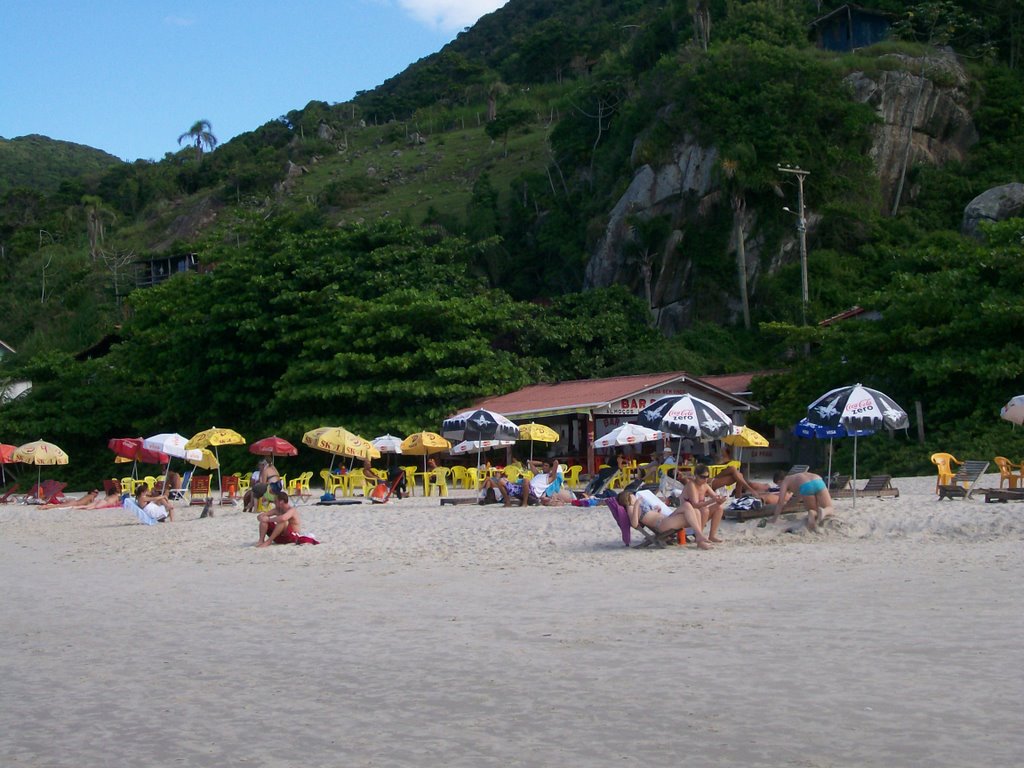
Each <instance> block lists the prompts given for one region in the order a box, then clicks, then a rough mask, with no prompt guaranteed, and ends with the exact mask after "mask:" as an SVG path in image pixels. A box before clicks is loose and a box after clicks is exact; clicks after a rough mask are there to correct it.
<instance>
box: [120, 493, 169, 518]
mask: <svg viewBox="0 0 1024 768" xmlns="http://www.w3.org/2000/svg"><path fill="white" fill-rule="evenodd" d="M124 507H125V509H128V510H130V511H131V512H133V513H134V514H135V516H136V517H138V518H139V520H140V521H141V522H143V523H145V524H146V525H151V524H152V523H163V522H168V523H173V522H174V505H173V504H171V501H170V499H168V498H167V497H166V496H164V495H162V494H154V493H153V492H152V491H150V490H149V488H148V487H147V486H146V485H140V486H139V487H138V488H137V489H136V490H135V498H134V499H133V498H128V499H126V500H125V502H124ZM140 513H141V514H140Z"/></svg>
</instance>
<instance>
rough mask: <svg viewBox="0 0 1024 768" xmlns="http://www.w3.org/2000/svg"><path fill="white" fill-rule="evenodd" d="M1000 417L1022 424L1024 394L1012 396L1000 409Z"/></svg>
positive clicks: (1018, 424)
mask: <svg viewBox="0 0 1024 768" xmlns="http://www.w3.org/2000/svg"><path fill="white" fill-rule="evenodd" d="M999 417H1000V418H1003V419H1006V420H1007V421H1009V422H1011V423H1013V424H1016V425H1017V426H1020V425H1021V424H1024V395H1017V396H1016V397H1011V398H1010V401H1009V402H1008V403H1007V404H1006V405H1004V406H1003V407H1002V408H1001V409H1000V411H999Z"/></svg>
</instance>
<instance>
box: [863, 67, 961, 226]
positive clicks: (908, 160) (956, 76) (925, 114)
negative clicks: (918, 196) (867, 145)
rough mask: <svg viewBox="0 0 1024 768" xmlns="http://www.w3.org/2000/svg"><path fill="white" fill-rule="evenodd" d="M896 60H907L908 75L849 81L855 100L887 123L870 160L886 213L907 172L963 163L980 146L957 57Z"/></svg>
mask: <svg viewBox="0 0 1024 768" xmlns="http://www.w3.org/2000/svg"><path fill="white" fill-rule="evenodd" d="M892 58H895V59H899V60H902V61H903V63H904V66H905V69H900V70H890V71H885V72H882V73H881V74H880V75H878V76H877V77H868V76H867V75H865V74H864V73H863V72H854V73H852V74H851V75H849V76H847V78H846V82H847V83H848V84H849V85H850V86H851V87H852V88H853V93H854V98H856V99H857V100H858V101H861V102H864V103H865V104H868V105H870V106H871V107H873V108H874V110H875V112H876V113H877V114H878V116H879V117H880V118H881V121H882V122H881V124H880V125H879V126H878V127H876V128H875V130H874V140H873V142H872V146H871V152H870V154H871V159H872V161H874V165H875V172H876V173H877V174H878V179H879V182H880V186H881V192H882V200H883V203H884V209H883V212H886V213H887V212H890V211H892V210H893V203H894V201H895V197H896V194H897V191H898V189H899V182H900V176H901V175H902V174H903V172H904V170H907V171H909V170H910V169H911V168H913V167H914V166H915V165H919V164H922V163H926V164H928V165H937V166H941V165H945V164H946V163H948V162H950V161H954V160H956V161H960V160H963V159H964V158H965V157H966V155H967V152H968V150H969V149H970V148H971V147H972V146H974V145H975V144H976V143H977V142H978V132H977V129H976V128H975V127H974V120H973V118H972V117H971V111H970V103H969V98H968V93H967V84H968V79H967V74H966V72H965V71H964V69H963V67H962V66H960V63H959V61H957V59H956V57H955V56H954V55H953V54H952V53H939V54H936V55H933V56H929V57H927V58H924V59H911V58H908V57H905V56H893V57H892ZM922 73H923V75H922ZM938 83H942V85H939V84H938ZM908 194H909V195H910V196H913V191H912V190H910V191H908V190H906V189H904V190H903V194H902V199H904V200H905V199H907V196H908Z"/></svg>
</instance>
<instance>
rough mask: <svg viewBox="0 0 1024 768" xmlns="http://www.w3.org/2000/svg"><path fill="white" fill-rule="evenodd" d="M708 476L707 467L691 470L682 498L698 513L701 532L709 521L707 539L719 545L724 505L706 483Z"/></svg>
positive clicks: (698, 466) (700, 466) (709, 473)
mask: <svg viewBox="0 0 1024 768" xmlns="http://www.w3.org/2000/svg"><path fill="white" fill-rule="evenodd" d="M710 476H711V472H710V470H708V468H707V465H705V464H698V465H697V466H696V467H695V468H694V470H693V477H692V478H690V481H689V482H688V483H687V484H686V487H685V489H684V491H683V497H682V498H684V499H686V501H688V502H690V505H691V506H692V507H693V508H694V509H696V510H697V511H698V512H699V513H700V521H701V526H702V530H703V526H706V525H707V524H708V521H709V520H710V521H711V529H710V530H709V531H708V539H710V540H711V541H713V542H714V543H715V544H720V543H721V541H722V539H720V538H718V525H719V523H721V522H722V516H723V515H724V514H725V504H723V503H722V500H721V499H720V498H719V496H718V494H717V493H715V491H714V489H713V488H712V487H711V484H710V483H709V482H708V478H709V477H710Z"/></svg>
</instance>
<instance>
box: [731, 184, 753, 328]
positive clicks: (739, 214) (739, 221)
mask: <svg viewBox="0 0 1024 768" xmlns="http://www.w3.org/2000/svg"><path fill="white" fill-rule="evenodd" d="M746 210H747V201H746V200H744V199H743V197H742V196H739V197H735V198H733V203H732V221H733V228H734V229H735V231H736V271H737V272H738V273H739V278H740V302H741V303H742V304H743V327H744V328H746V329H747V330H748V331H749V330H750V302H749V301H748V298H747V248H746V245H745V244H744V242H743V241H744V238H745V237H746V235H745V233H744V232H743V214H744V213H745V212H746Z"/></svg>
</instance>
